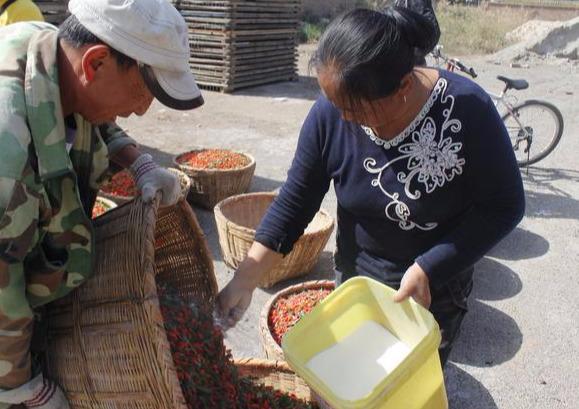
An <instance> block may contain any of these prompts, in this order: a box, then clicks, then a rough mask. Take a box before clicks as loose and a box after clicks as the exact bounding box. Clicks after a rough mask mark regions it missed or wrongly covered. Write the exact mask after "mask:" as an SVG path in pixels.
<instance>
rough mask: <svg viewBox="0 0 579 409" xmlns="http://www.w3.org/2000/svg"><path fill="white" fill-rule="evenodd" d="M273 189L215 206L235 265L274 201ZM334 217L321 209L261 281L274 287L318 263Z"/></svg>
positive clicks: (226, 253) (224, 246) (227, 257)
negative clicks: (290, 249)
mask: <svg viewBox="0 0 579 409" xmlns="http://www.w3.org/2000/svg"><path fill="white" fill-rule="evenodd" d="M275 197H276V194H275V193H273V192H262V193H247V194H243V195H237V196H233V197H230V198H228V199H225V200H223V201H222V202H220V203H218V204H217V206H215V221H216V223H217V231H218V233H219V244H220V247H221V253H222V255H223V260H224V262H225V264H227V265H228V266H229V267H231V268H237V267H238V266H239V263H241V262H242V261H243V260H244V259H245V256H246V255H247V252H248V251H249V248H250V247H251V244H252V243H253V238H254V236H255V229H256V228H257V226H258V225H259V223H260V221H261V219H262V218H263V216H264V215H265V213H266V211H267V208H268V207H269V206H270V205H271V203H272V202H273V200H274V198H275ZM333 228H334V219H333V218H332V216H330V214H329V213H328V212H327V211H325V210H323V209H321V210H320V211H319V212H318V213H317V214H316V216H315V217H314V219H313V220H312V222H311V223H310V224H309V225H308V227H307V228H306V230H305V232H304V234H303V235H302V236H301V237H300V238H299V240H298V241H297V242H296V243H295V245H294V247H293V250H292V251H291V252H290V253H289V254H288V255H287V256H285V257H284V258H283V260H282V261H281V263H280V264H279V265H278V266H276V267H275V268H274V269H272V270H271V271H269V272H268V273H267V274H266V276H265V277H263V278H262V280H261V282H260V283H259V286H260V287H271V286H272V285H274V284H275V283H277V282H279V281H282V280H286V279H289V278H293V277H298V276H300V275H304V274H307V273H308V272H309V271H310V270H311V269H312V268H313V267H314V265H315V264H316V262H317V261H318V258H319V256H320V253H321V252H322V250H323V249H324V247H325V246H326V243H327V242H328V239H329V238H330V235H331V234H332V230H333Z"/></svg>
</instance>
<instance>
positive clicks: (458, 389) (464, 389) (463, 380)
mask: <svg viewBox="0 0 579 409" xmlns="http://www.w3.org/2000/svg"><path fill="white" fill-rule="evenodd" d="M444 377H445V384H446V393H447V395H448V404H449V408H451V409H497V408H498V406H497V404H496V403H495V401H494V399H493V397H492V396H491V394H490V393H489V391H488V390H487V389H486V388H485V387H484V386H483V385H482V384H481V383H480V382H479V381H477V380H476V379H475V378H473V377H472V376H471V375H469V374H468V373H466V372H465V371H463V370H462V369H460V368H459V367H458V366H456V365H454V364H452V363H448V364H447V365H446V368H445V370H444Z"/></svg>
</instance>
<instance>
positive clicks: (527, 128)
mask: <svg viewBox="0 0 579 409" xmlns="http://www.w3.org/2000/svg"><path fill="white" fill-rule="evenodd" d="M503 122H504V123H505V126H506V127H507V131H508V132H509V137H510V138H511V143H512V145H513V150H514V151H515V156H516V157H517V163H518V164H519V166H526V165H531V164H533V163H536V162H538V161H540V160H541V159H543V158H545V156H547V155H548V154H550V153H551V152H552V151H553V149H555V147H556V146H557V144H558V143H559V141H560V140H561V135H563V115H561V112H560V111H559V109H558V108H557V107H556V106H555V105H553V104H551V103H549V102H545V101H539V100H528V101H525V102H523V103H522V104H520V105H517V106H515V107H513V108H512V110H511V111H510V112H507V113H506V114H505V115H503Z"/></svg>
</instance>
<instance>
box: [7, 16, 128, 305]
mask: <svg viewBox="0 0 579 409" xmlns="http://www.w3.org/2000/svg"><path fill="white" fill-rule="evenodd" d="M57 42H58V39H57V30H56V28H55V27H53V26H51V25H49V24H46V23H19V24H14V25H10V26H6V27H2V28H0V289H1V288H4V287H5V286H7V285H13V284H14V282H11V281H14V280H20V281H22V279H21V278H19V277H23V276H24V277H25V281H24V282H22V283H21V284H20V285H22V286H24V285H25V286H26V291H27V296H28V299H29V301H30V304H31V305H32V306H37V305H41V304H44V303H46V302H49V301H52V300H54V299H56V298H59V297H62V296H63V295H65V294H67V293H68V292H69V291H70V290H71V289H73V288H74V287H76V286H78V285H79V284H80V283H81V282H83V281H84V280H85V279H86V278H87V277H88V276H90V274H91V273H92V268H93V240H92V226H91V221H90V212H91V209H92V206H93V205H94V199H95V197H96V191H97V189H98V185H99V183H101V182H102V181H103V180H104V179H105V178H106V177H107V176H108V168H109V160H108V158H109V157H110V156H114V155H115V154H116V152H118V151H119V150H120V149H121V148H123V147H124V146H126V145H127V144H135V143H134V141H133V140H132V139H130V138H129V137H127V136H126V134H124V132H123V131H122V130H121V129H120V128H118V127H117V126H116V125H114V124H109V125H106V126H100V127H94V126H92V125H91V124H89V123H88V122H86V121H85V120H83V119H82V117H80V116H79V115H75V120H76V137H75V139H74V143H73V145H72V148H71V150H70V152H68V151H67V148H66V130H65V120H64V118H63V113H62V108H61V101H60V89H59V82H58V69H57ZM23 289H24V288H23ZM0 291H1V290H0Z"/></svg>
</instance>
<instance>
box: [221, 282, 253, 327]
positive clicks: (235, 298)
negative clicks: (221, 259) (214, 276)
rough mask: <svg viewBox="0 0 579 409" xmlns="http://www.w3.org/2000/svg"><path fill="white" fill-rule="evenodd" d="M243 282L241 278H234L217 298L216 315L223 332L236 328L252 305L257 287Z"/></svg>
mask: <svg viewBox="0 0 579 409" xmlns="http://www.w3.org/2000/svg"><path fill="white" fill-rule="evenodd" d="M243 281H244V280H243V279H242V278H241V277H240V276H234V277H233V279H232V280H231V281H230V282H229V283H228V284H227V285H226V286H225V288H223V290H221V292H220V293H219V295H218V296H217V302H216V305H215V313H216V314H215V315H216V317H217V319H218V320H219V324H220V325H221V327H222V328H223V330H228V329H229V328H231V327H234V326H235V324H237V322H238V321H239V320H240V319H241V317H243V314H244V313H245V311H246V310H247V308H248V307H249V304H251V297H252V295H253V290H254V289H255V287H252V286H251V285H248V284H247V283H245V282H243Z"/></svg>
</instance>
